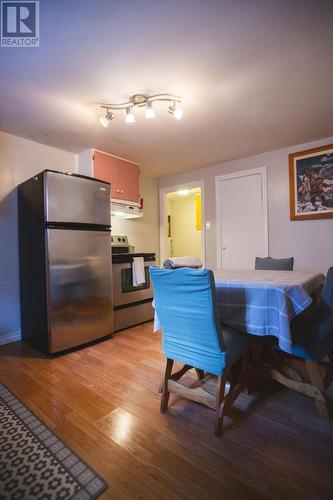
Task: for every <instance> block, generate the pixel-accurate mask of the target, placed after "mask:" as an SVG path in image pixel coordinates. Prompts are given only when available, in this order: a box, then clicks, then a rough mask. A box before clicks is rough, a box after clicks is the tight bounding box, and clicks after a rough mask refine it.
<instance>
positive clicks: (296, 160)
mask: <svg viewBox="0 0 333 500" xmlns="http://www.w3.org/2000/svg"><path fill="white" fill-rule="evenodd" d="M289 187H290V219H291V220H306V219H323V218H328V217H333V144H329V145H327V146H322V147H320V148H314V149H308V150H306V151H300V152H298V153H292V154H290V155H289Z"/></svg>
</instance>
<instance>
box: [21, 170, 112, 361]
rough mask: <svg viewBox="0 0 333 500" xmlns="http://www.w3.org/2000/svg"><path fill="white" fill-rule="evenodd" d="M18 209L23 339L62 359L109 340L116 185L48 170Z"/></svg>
mask: <svg viewBox="0 0 333 500" xmlns="http://www.w3.org/2000/svg"><path fill="white" fill-rule="evenodd" d="M18 207H19V211H18V213H19V252H20V288H21V324H22V337H23V339H24V340H26V341H27V342H29V343H31V344H33V345H34V346H35V347H37V348H39V349H41V350H43V351H46V352H49V353H56V352H59V351H63V350H66V349H69V348H72V347H74V346H78V345H81V344H85V343H87V342H90V341H93V340H96V339H99V338H102V337H105V336H107V335H109V334H111V333H112V329H113V304H112V262H111V234H110V232H111V227H110V223H111V216H110V184H108V183H105V182H101V181H98V180H96V179H92V178H89V177H84V176H79V175H74V174H64V173H60V172H54V171H50V170H45V171H44V172H41V173H39V174H37V175H35V176H34V177H32V178H31V179H29V180H27V181H26V182H24V183H22V184H21V185H20V186H19V188H18Z"/></svg>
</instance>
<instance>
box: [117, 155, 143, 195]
mask: <svg viewBox="0 0 333 500" xmlns="http://www.w3.org/2000/svg"><path fill="white" fill-rule="evenodd" d="M118 168H119V171H118V176H119V177H118V182H119V187H120V194H121V196H120V198H121V199H123V200H128V201H135V202H136V203H139V201H140V193H139V174H140V170H139V167H138V165H134V163H130V162H128V161H125V160H119V165H118Z"/></svg>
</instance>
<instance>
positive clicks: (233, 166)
mask: <svg viewBox="0 0 333 500" xmlns="http://www.w3.org/2000/svg"><path fill="white" fill-rule="evenodd" d="M332 143H333V137H330V138H327V139H323V140H320V141H315V142H310V143H306V144H300V145H296V146H294V147H290V148H286V149H279V150H276V151H270V152H268V153H263V154H259V155H255V156H249V157H247V158H241V159H239V160H234V161H229V162H225V163H221V164H218V165H213V166H211V167H207V168H201V169H197V170H192V171H190V172H185V173H183V174H179V175H174V176H170V177H164V178H161V179H160V188H165V187H169V186H174V185H178V184H185V185H186V183H187V182H195V181H199V180H203V181H204V211H205V220H206V221H209V222H210V223H211V229H210V230H208V231H206V266H207V267H210V268H213V269H214V268H216V266H217V260H216V227H215V226H216V208H215V203H216V202H215V176H217V175H222V174H228V173H232V172H238V171H241V170H249V169H253V168H258V167H263V166H265V167H266V168H267V178H268V180H267V182H268V231H269V235H268V237H269V253H270V255H271V256H272V257H289V256H294V257H295V269H306V270H321V271H323V272H325V271H327V268H328V267H329V266H330V265H333V219H320V220H310V221H290V218H289V171H288V154H289V153H292V152H296V151H302V150H304V149H309V148H313V147H318V146H322V145H325V144H332Z"/></svg>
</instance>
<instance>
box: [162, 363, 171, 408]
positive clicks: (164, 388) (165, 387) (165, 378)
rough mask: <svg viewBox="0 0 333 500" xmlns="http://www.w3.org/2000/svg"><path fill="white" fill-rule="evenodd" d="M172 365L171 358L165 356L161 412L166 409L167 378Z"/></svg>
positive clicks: (167, 400)
mask: <svg viewBox="0 0 333 500" xmlns="http://www.w3.org/2000/svg"><path fill="white" fill-rule="evenodd" d="M172 367H173V359H170V358H167V360H166V366H165V372H164V378H163V382H162V396H161V413H165V412H166V411H167V409H168V403H169V396H170V392H169V389H168V380H169V378H170V377H171V373H172Z"/></svg>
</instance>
